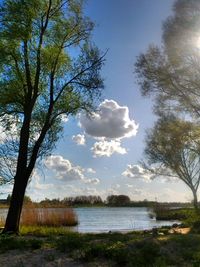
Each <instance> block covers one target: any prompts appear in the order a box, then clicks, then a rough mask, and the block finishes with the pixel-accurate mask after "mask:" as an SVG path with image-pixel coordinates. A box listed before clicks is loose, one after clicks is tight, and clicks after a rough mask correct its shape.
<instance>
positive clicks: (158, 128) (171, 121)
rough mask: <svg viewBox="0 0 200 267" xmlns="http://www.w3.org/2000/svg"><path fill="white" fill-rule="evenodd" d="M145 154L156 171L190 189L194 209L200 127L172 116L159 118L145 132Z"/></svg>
mask: <svg viewBox="0 0 200 267" xmlns="http://www.w3.org/2000/svg"><path fill="white" fill-rule="evenodd" d="M145 155H146V158H147V162H148V165H149V166H152V170H155V173H156V174H158V175H162V174H164V175H168V176H173V177H177V178H178V179H180V180H182V181H183V182H184V183H185V184H186V185H187V186H188V187H189V188H190V189H191V191H192V194H193V203H194V207H195V208H196V209H197V208H198V199H197V190H198V187H199V183H200V126H199V125H194V124H193V123H191V122H189V121H181V120H180V119H177V118H175V117H174V116H171V117H164V118H161V119H159V120H158V121H157V123H156V125H155V126H154V128H153V129H152V130H151V131H150V132H148V134H147V138H146V149H145ZM163 171H164V172H163Z"/></svg>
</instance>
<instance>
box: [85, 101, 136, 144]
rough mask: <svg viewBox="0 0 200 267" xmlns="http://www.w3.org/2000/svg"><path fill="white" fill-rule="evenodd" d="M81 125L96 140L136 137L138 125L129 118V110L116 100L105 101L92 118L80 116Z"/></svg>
mask: <svg viewBox="0 0 200 267" xmlns="http://www.w3.org/2000/svg"><path fill="white" fill-rule="evenodd" d="M80 125H81V127H82V128H83V129H84V130H85V132H86V133H87V134H88V135H90V136H92V137H95V138H98V137H104V138H111V139H122V138H125V137H131V136H134V135H136V133H137V129H138V125H137V124H136V123H135V121H134V120H131V119H130V118H129V109H128V107H126V106H120V105H119V104H118V103H117V102H116V101H114V100H107V99H106V100H104V101H103V102H102V103H101V104H100V105H99V108H98V111H97V112H95V113H93V115H92V116H90V117H88V116H87V115H80Z"/></svg>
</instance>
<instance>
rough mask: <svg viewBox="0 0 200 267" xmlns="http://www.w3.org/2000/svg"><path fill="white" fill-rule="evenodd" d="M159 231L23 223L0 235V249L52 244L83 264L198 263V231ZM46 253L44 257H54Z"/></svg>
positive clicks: (152, 266) (148, 266) (159, 266)
mask: <svg viewBox="0 0 200 267" xmlns="http://www.w3.org/2000/svg"><path fill="white" fill-rule="evenodd" d="M159 232H162V233H163V234H162V235H158V236H157V237H156V238H155V237H153V236H152V233H151V232H150V231H147V232H130V233H126V234H122V233H101V234H80V233H75V232H69V231H68V230H66V229H65V228H62V227H61V228H58V227H33V226H32V227H30V226H29V227H27V226H26V227H25V226H23V227H22V228H21V235H20V236H7V235H0V253H3V252H5V251H8V250H13V249H19V250H21V251H23V250H24V251H27V250H35V249H40V248H43V249H45V248H54V249H55V250H57V251H59V252H60V253H64V254H66V255H68V256H70V257H72V258H73V259H74V260H75V261H78V262H82V263H83V264H85V266H87V264H88V265H89V264H93V263H95V264H98V263H99V264H100V263H101V262H103V263H106V264H108V265H105V266H124V267H165V266H183V267H189V266H194V267H196V266H200V235H199V234H197V233H190V234H187V235H181V234H169V233H168V228H161V229H160V230H159ZM48 257H49V258H48V259H46V260H47V261H53V260H54V258H55V256H54V254H52V255H50V256H48ZM91 266H92V265H91ZM95 266H104V265H95Z"/></svg>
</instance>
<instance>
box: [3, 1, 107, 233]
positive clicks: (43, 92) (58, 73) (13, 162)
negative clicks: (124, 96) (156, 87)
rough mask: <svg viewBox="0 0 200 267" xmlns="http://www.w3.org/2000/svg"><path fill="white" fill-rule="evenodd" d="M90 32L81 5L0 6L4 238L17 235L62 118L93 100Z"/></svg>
mask: <svg viewBox="0 0 200 267" xmlns="http://www.w3.org/2000/svg"><path fill="white" fill-rule="evenodd" d="M92 29H93V23H92V22H91V21H90V20H89V19H88V18H87V17H85V16H84V15H83V1H82V0H32V1H29V0H12V1H11V0H5V1H3V3H2V5H1V7H0V123H1V127H2V128H3V130H4V132H5V133H6V138H4V139H3V143H2V142H1V150H0V156H1V157H0V159H1V160H3V153H1V152H2V151H5V148H6V151H8V153H7V158H6V161H5V159H4V161H2V162H3V163H1V165H0V166H1V167H2V170H1V173H0V175H1V176H3V175H4V176H5V175H7V178H8V179H9V178H11V177H12V175H14V177H13V178H14V187H13V192H12V197H11V201H10V207H9V211H8V215H7V219H6V224H5V228H4V233H6V232H14V233H17V232H18V231H19V221H20V214H21V210H22V205H23V199H24V194H25V190H26V187H27V184H28V181H29V179H30V177H31V175H32V173H33V169H34V167H35V164H36V162H37V160H38V158H43V157H44V156H46V155H48V154H49V153H50V152H51V150H52V149H53V148H54V146H55V143H56V141H57V140H58V138H59V134H60V132H61V131H62V116H63V115H65V116H69V115H72V116H73V115H75V114H77V112H79V111H81V110H84V111H86V112H90V111H91V110H92V108H93V106H94V103H95V99H97V98H98V97H99V96H100V93H101V90H100V89H101V88H102V87H103V82H102V79H101V77H100V69H101V66H102V63H103V56H102V55H101V54H100V52H99V50H98V49H97V48H96V47H95V46H94V45H92V44H91V42H90V39H91V38H90V35H91V31H92ZM13 126H14V128H13ZM10 166H12V169H11V173H8V172H9V171H8V170H9V169H10ZM6 168H7V169H6Z"/></svg>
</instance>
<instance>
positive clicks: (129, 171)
mask: <svg viewBox="0 0 200 267" xmlns="http://www.w3.org/2000/svg"><path fill="white" fill-rule="evenodd" d="M122 175H123V176H126V177H129V178H136V179H142V180H144V181H146V182H150V181H151V180H152V179H154V175H153V174H152V173H151V172H149V171H147V170H146V169H144V168H142V167H141V166H139V165H127V168H126V170H125V171H124V172H123V173H122Z"/></svg>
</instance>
